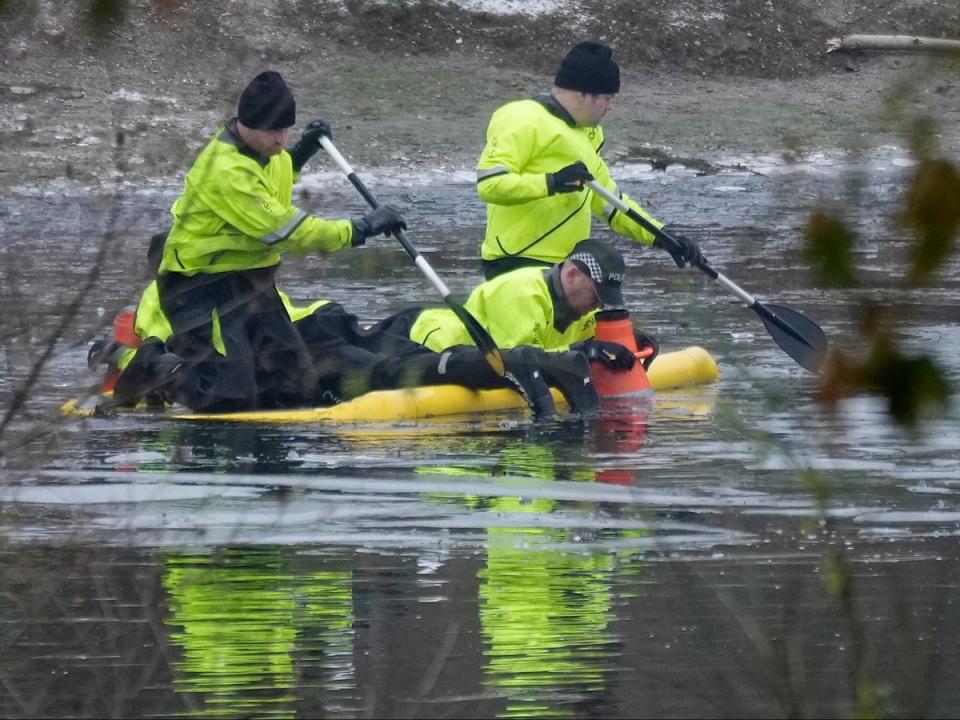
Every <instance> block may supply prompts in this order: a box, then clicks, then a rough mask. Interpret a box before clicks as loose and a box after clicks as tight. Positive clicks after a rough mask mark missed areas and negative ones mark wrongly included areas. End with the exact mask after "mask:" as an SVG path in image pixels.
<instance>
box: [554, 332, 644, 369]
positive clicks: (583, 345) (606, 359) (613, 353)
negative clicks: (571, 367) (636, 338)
mask: <svg viewBox="0 0 960 720" xmlns="http://www.w3.org/2000/svg"><path fill="white" fill-rule="evenodd" d="M570 349H571V350H577V351H579V352H582V353H583V354H584V355H586V356H587V359H588V360H599V361H600V362H602V363H603V364H604V365H606V366H607V367H608V368H612V369H614V370H632V369H633V366H634V364H635V363H636V362H637V358H636V357H635V356H634V354H633V351H632V350H630V348H628V347H626V346H625V345H621V344H620V343H615V342H610V341H609V340H597V339H596V338H592V339H590V340H584V341H582V342H578V343H574V344H573V345H571V346H570Z"/></svg>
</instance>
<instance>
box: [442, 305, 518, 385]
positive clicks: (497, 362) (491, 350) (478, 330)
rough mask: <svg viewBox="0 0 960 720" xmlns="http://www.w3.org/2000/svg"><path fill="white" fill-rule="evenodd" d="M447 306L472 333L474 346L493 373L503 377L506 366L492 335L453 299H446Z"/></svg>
mask: <svg viewBox="0 0 960 720" xmlns="http://www.w3.org/2000/svg"><path fill="white" fill-rule="evenodd" d="M445 299H446V301H447V305H449V306H450V309H451V310H453V312H454V314H455V315H456V316H457V317H458V318H460V322H462V323H463V326H464V327H465V328H466V329H467V332H468V333H470V337H471V338H473V342H474V344H475V345H476V346H477V347H478V348H479V349H480V352H482V353H483V357H484V359H486V361H487V364H488V365H489V366H490V367H491V368H493V371H494V372H495V373H496V374H497V375H499V376H500V377H503V374H504V373H505V372H506V371H507V368H506V366H505V365H504V364H503V355H502V354H501V352H500V348H498V347H497V344H496V343H495V342H494V341H493V338H492V337H490V333H488V332H487V331H486V329H485V328H484V327H483V325H481V324H480V323H479V322H478V321H477V319H476V318H475V317H474V316H473V315H471V314H470V311H468V310H467V309H466V308H465V307H464V306H463V305H461V304H460V303H458V302H456V301H455V300H453V299H452V298H449V297H448V298H445Z"/></svg>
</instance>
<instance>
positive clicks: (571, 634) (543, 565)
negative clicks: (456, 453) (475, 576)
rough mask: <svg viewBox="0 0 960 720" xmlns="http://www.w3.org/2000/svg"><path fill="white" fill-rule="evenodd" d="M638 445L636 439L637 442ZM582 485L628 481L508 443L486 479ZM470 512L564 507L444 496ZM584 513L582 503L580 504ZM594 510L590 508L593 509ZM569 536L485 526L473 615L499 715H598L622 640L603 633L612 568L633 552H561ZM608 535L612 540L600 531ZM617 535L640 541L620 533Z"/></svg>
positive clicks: (632, 533)
mask: <svg viewBox="0 0 960 720" xmlns="http://www.w3.org/2000/svg"><path fill="white" fill-rule="evenodd" d="M641 438H642V436H641ZM422 471H423V472H424V473H428V472H429V473H432V474H446V475H454V476H455V475H459V474H465V475H474V476H475V475H476V474H477V468H456V467H442V468H440V467H430V468H423V469H422ZM500 473H503V474H506V475H508V476H510V477H529V478H537V479H542V480H547V481H549V480H555V479H557V477H558V474H559V473H562V474H563V475H564V476H565V478H564V479H567V480H576V481H581V482H592V481H599V482H604V481H608V482H609V481H611V480H612V481H613V482H618V483H619V482H624V481H626V482H632V473H629V472H625V473H623V474H622V475H620V476H617V477H615V478H612V479H611V478H607V477H606V476H605V474H604V473H603V472H602V471H601V472H597V471H595V470H594V469H592V468H589V467H578V466H577V465H576V464H575V463H570V462H567V463H558V462H557V458H556V456H555V454H554V449H553V448H552V447H551V446H548V445H539V444H533V443H523V442H521V443H516V444H513V445H511V446H508V447H507V448H505V449H504V450H503V451H502V452H501V454H500V456H499V462H498V463H496V468H495V470H494V474H500ZM436 499H437V500H445V501H447V502H465V503H467V504H468V505H470V506H471V507H473V508H475V509H483V510H485V511H487V512H491V513H496V514H497V517H498V518H499V519H502V520H506V521H507V522H508V523H509V522H512V521H513V519H511V516H513V515H517V514H521V513H522V514H524V515H526V516H529V519H530V521H531V525H536V523H537V518H538V517H539V516H547V515H551V514H554V513H556V512H557V511H558V510H561V509H566V510H567V511H568V512H569V510H570V506H569V504H567V505H564V504H563V503H558V502H557V501H554V500H550V499H546V498H523V497H499V498H480V497H472V496H464V495H461V496H458V497H456V498H455V497H453V496H449V495H447V496H444V497H443V498H440V497H437V498H436ZM581 507H582V506H581ZM591 507H592V506H591ZM575 533H576V531H575V530H572V529H561V530H557V529H553V528H543V527H533V526H526V527H522V526H521V527H489V528H488V530H487V561H486V567H484V568H483V569H482V570H480V572H479V579H480V586H479V614H480V624H481V633H482V636H483V639H484V643H485V646H486V647H485V651H484V652H485V665H484V672H485V674H486V684H487V685H489V686H491V687H493V688H495V689H496V690H497V691H498V693H499V694H502V695H503V696H504V697H505V698H506V704H505V706H504V708H503V709H502V710H501V711H500V712H498V713H497V716H498V717H573V716H575V715H579V714H581V710H582V708H585V707H591V708H594V709H595V708H596V705H597V702H598V700H599V699H600V698H602V696H603V694H604V693H605V691H606V689H607V687H606V686H607V679H608V676H609V675H611V674H612V673H614V672H616V670H617V668H618V657H619V654H620V647H621V643H620V641H619V639H618V638H617V637H615V635H614V634H613V633H612V632H611V630H610V624H611V622H612V621H613V620H614V619H615V616H614V613H613V610H612V605H613V590H612V587H613V581H614V574H615V572H616V570H617V567H618V562H619V560H621V559H622V558H624V557H627V556H632V555H638V554H641V551H635V550H625V551H618V552H587V551H584V552H577V551H569V550H565V549H562V547H561V546H566V547H567V548H569V545H570V543H571V540H572V538H573V536H574V534H575ZM607 534H612V533H607ZM616 534H617V535H618V536H619V537H624V538H625V537H643V536H646V535H648V534H649V533H648V532H646V531H641V530H619V531H616Z"/></svg>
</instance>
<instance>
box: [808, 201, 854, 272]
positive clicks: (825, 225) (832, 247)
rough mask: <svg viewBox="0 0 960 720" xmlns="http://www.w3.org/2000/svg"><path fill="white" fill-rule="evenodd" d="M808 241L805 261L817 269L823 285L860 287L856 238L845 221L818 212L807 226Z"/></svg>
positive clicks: (815, 270)
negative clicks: (853, 250) (854, 259)
mask: <svg viewBox="0 0 960 720" xmlns="http://www.w3.org/2000/svg"><path fill="white" fill-rule="evenodd" d="M806 238H807V246H806V248H805V250H804V253H803V257H804V259H805V260H807V261H808V262H809V263H810V264H811V265H812V266H813V269H814V272H815V273H816V275H817V279H818V281H819V282H820V284H822V285H826V286H828V287H856V285H857V274H856V271H855V268H854V265H853V253H852V249H853V246H854V244H855V242H856V236H855V235H854V234H853V232H852V231H851V230H850V229H849V228H847V226H846V225H845V224H844V223H843V222H842V221H840V220H838V219H836V218H834V217H831V216H830V215H828V214H827V213H825V212H822V211H818V212H815V213H814V214H813V215H812V216H811V218H810V221H809V222H808V223H807V228H806Z"/></svg>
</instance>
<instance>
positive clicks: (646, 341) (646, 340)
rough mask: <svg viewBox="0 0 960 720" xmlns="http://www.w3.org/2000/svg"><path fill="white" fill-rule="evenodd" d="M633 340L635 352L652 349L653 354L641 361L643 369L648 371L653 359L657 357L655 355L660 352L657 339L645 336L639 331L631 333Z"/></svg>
mask: <svg viewBox="0 0 960 720" xmlns="http://www.w3.org/2000/svg"><path fill="white" fill-rule="evenodd" d="M633 339H634V340H636V342H637V350H643V349H644V348H653V352H652V353H650V355H648V356H647V357H645V358H644V359H643V369H644V370H649V369H650V365H651V364H652V363H653V359H654V358H655V357H656V356H657V353H659V352H660V343H658V342H657V339H656V338H655V337H654V336H653V335H647V334H646V333H642V332H640V331H639V330H634V331H633Z"/></svg>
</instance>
